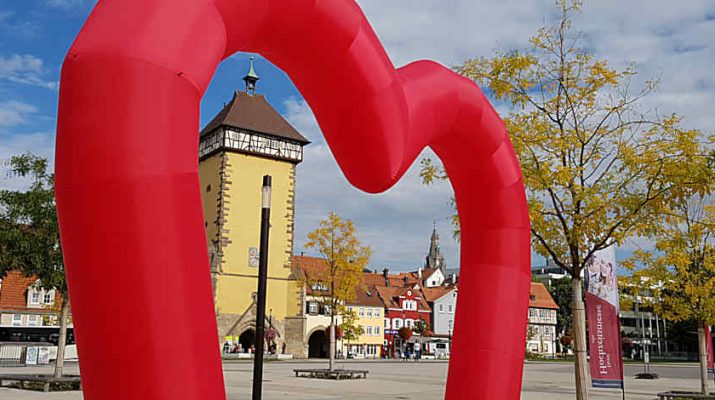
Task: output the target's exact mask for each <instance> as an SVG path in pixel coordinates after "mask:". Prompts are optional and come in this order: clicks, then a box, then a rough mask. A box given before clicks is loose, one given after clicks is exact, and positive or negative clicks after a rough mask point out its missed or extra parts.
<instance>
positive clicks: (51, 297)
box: [43, 290, 55, 304]
mask: <svg viewBox="0 0 715 400" xmlns="http://www.w3.org/2000/svg"><path fill="white" fill-rule="evenodd" d="M44 297H45V298H44V299H43V301H44V303H45V304H53V303H54V302H55V291H54V290H48V291H46V292H45V296H44Z"/></svg>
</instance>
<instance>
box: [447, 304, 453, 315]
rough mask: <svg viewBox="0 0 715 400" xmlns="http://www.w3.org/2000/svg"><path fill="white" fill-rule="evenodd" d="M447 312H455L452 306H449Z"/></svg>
mask: <svg viewBox="0 0 715 400" xmlns="http://www.w3.org/2000/svg"><path fill="white" fill-rule="evenodd" d="M447 311H449V313H450V314H451V313H452V311H454V310H453V308H452V305H451V304H450V305H448V306H447Z"/></svg>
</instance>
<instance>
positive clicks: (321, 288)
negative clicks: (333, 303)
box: [311, 281, 328, 292]
mask: <svg viewBox="0 0 715 400" xmlns="http://www.w3.org/2000/svg"><path fill="white" fill-rule="evenodd" d="M311 288H312V289H313V290H317V291H320V292H327V291H328V287H327V286H325V284H324V283H323V282H321V281H318V282H315V283H314V284H313V286H311Z"/></svg>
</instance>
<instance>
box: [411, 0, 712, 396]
mask: <svg viewBox="0 0 715 400" xmlns="http://www.w3.org/2000/svg"><path fill="white" fill-rule="evenodd" d="M558 4H559V6H560V11H561V18H560V19H559V20H558V21H557V23H556V24H555V25H553V26H549V27H544V28H542V29H540V30H539V32H538V33H537V34H536V35H535V36H534V37H532V38H531V39H530V44H531V46H530V47H529V48H528V49H526V50H523V51H521V50H512V51H506V52H497V53H496V55H495V56H493V57H491V58H475V59H471V60H468V61H466V62H464V63H463V64H462V65H461V66H459V67H457V68H456V69H457V71H458V72H460V73H461V74H463V75H464V76H466V77H468V78H470V79H472V80H474V81H475V82H476V83H478V84H480V85H482V86H485V87H486V88H488V89H489V91H490V92H491V93H490V94H491V96H492V97H494V98H496V100H497V101H500V102H503V103H506V104H507V105H509V106H511V111H510V113H509V115H508V116H507V117H506V118H504V122H505V124H506V127H507V130H508V132H509V134H510V137H511V140H512V142H513V145H514V148H515V151H516V153H517V156H518V157H519V161H520V162H521V166H522V170H523V176H524V183H525V185H526V188H527V195H528V198H529V214H530V217H531V224H532V225H531V232H532V238H533V241H532V246H533V249H534V250H535V251H536V252H537V253H539V254H541V255H543V256H544V257H547V258H551V259H552V260H553V261H554V262H555V263H556V264H557V265H558V266H560V267H561V268H562V269H563V270H564V271H566V272H567V273H568V274H569V275H570V277H571V281H572V282H571V283H572V285H571V286H572V292H573V304H572V311H573V312H572V314H573V335H574V337H573V339H574V341H573V342H574V351H575V356H576V357H575V364H576V368H575V375H576V394H577V396H576V397H577V399H578V400H585V399H587V398H588V391H587V388H588V386H587V380H588V375H587V371H588V370H587V361H586V327H585V312H584V303H583V296H582V278H581V276H582V271H583V269H584V267H585V266H586V264H587V262H588V260H589V258H590V257H591V256H592V255H593V254H594V253H595V252H597V251H599V250H603V249H605V248H607V247H609V246H613V245H616V244H619V243H621V242H622V241H623V240H624V239H626V238H627V237H629V236H631V235H634V234H642V233H644V232H647V231H648V230H649V229H650V228H651V225H652V224H653V223H654V222H653V219H652V218H651V216H652V215H658V214H659V213H660V212H662V210H663V209H664V207H665V204H666V203H667V201H668V199H669V198H672V197H674V196H679V195H682V194H683V193H684V190H685V189H684V188H686V187H690V186H692V185H701V184H704V183H703V182H705V181H704V180H703V179H702V176H703V174H704V172H703V170H704V169H707V168H704V167H703V163H701V162H698V160H701V159H704V157H703V156H704V150H703V148H702V146H701V144H700V142H701V136H702V135H701V133H700V132H698V131H694V130H685V129H682V128H681V127H680V122H681V118H680V117H678V116H676V115H665V116H663V115H660V114H658V112H657V111H655V110H648V109H644V107H642V106H641V103H643V102H642V100H643V99H644V98H646V97H647V96H648V95H649V94H650V93H651V92H653V91H654V90H655V89H656V88H657V82H656V81H648V82H646V83H645V84H644V85H643V88H642V89H640V90H637V91H634V90H633V86H634V83H633V78H634V76H635V75H636V71H635V70H634V68H633V66H626V67H625V68H622V69H618V68H614V67H611V66H609V64H608V62H607V61H606V60H599V59H596V58H595V57H594V56H593V55H592V54H589V53H588V52H587V51H585V50H584V49H582V48H580V47H579V40H580V39H581V36H580V35H579V34H578V33H577V32H575V31H574V29H573V27H572V21H571V15H572V14H573V13H575V12H579V11H580V6H581V2H580V1H576V0H559V1H558ZM422 167H423V168H422V171H421V176H422V178H423V180H424V182H425V183H427V184H429V183H430V182H431V181H432V180H434V179H439V178H446V175H445V173H444V170H443V169H442V168H441V167H438V166H437V165H435V164H433V163H432V162H431V161H429V160H428V161H425V162H423V165H422Z"/></svg>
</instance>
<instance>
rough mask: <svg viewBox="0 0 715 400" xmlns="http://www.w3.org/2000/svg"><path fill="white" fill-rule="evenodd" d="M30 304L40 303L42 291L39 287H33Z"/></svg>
mask: <svg viewBox="0 0 715 400" xmlns="http://www.w3.org/2000/svg"><path fill="white" fill-rule="evenodd" d="M31 290H32V292H31V293H30V304H40V292H39V291H38V290H37V289H31Z"/></svg>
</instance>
